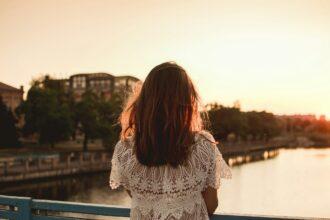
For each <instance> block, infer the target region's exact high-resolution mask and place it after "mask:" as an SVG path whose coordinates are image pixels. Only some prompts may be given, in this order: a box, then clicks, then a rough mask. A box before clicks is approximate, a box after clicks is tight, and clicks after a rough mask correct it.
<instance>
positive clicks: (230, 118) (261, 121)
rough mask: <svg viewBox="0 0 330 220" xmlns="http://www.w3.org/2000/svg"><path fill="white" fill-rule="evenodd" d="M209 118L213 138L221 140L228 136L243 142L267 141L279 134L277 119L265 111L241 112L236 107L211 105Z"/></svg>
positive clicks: (279, 127) (279, 128)
mask: <svg viewBox="0 0 330 220" xmlns="http://www.w3.org/2000/svg"><path fill="white" fill-rule="evenodd" d="M209 118H210V122H211V128H212V130H213V133H214V136H215V137H216V138H218V139H221V140H227V139H228V137H229V136H230V135H231V136H233V135H234V136H235V137H236V138H241V139H243V140H248V139H249V140H250V139H251V140H269V139H270V138H272V137H275V136H277V135H279V134H280V133H281V126H280V123H279V121H278V119H277V118H276V117H275V115H273V114H272V113H268V112H265V111H262V112H256V111H250V112H242V111H241V110H240V109H239V108H236V107H225V106H222V105H218V104H213V105H212V106H211V109H210V110H209Z"/></svg>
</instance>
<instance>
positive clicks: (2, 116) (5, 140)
mask: <svg viewBox="0 0 330 220" xmlns="http://www.w3.org/2000/svg"><path fill="white" fill-rule="evenodd" d="M16 122H17V120H16V118H15V116H14V114H13V112H12V111H11V110H10V109H9V108H7V106H6V105H5V104H4V103H3V100H2V98H1V96H0V147H18V146H20V143H19V141H18V132H17V128H16V126H15V124H16Z"/></svg>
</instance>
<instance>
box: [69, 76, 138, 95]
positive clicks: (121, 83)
mask: <svg viewBox="0 0 330 220" xmlns="http://www.w3.org/2000/svg"><path fill="white" fill-rule="evenodd" d="M138 81H140V80H139V79H138V78H136V77H133V76H114V75H111V74H109V73H102V72H101V73H80V74H75V75H72V76H70V78H69V79H68V81H67V82H65V84H64V85H66V86H65V90H68V91H71V92H72V94H73V96H74V98H75V99H76V100H80V99H81V97H82V95H83V94H84V93H85V92H86V91H92V92H93V93H95V94H97V95H99V96H101V97H104V98H105V99H107V100H109V99H110V98H111V95H112V94H113V93H114V92H130V91H132V89H133V87H134V85H135V83H136V82H138Z"/></svg>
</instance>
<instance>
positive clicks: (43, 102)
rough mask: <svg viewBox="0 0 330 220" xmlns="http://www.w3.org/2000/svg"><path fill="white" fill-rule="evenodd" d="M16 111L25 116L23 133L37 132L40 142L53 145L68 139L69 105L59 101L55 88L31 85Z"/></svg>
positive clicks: (69, 132) (70, 130)
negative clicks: (25, 97)
mask: <svg viewBox="0 0 330 220" xmlns="http://www.w3.org/2000/svg"><path fill="white" fill-rule="evenodd" d="M18 112H19V113H21V114H24V118H25V124H24V127H23V133H24V134H25V135H31V134H34V133H37V134H38V135H39V143H41V144H50V145H51V146H54V144H55V143H56V142H58V141H61V140H66V139H68V137H69V136H70V134H71V132H72V119H71V113H70V110H69V107H68V105H67V104H66V103H61V102H59V100H58V91H56V90H53V89H48V88H42V87H39V86H37V85H34V86H32V87H31V88H30V90H29V91H28V94H27V99H26V101H25V102H23V103H22V105H21V106H20V107H19V109H18Z"/></svg>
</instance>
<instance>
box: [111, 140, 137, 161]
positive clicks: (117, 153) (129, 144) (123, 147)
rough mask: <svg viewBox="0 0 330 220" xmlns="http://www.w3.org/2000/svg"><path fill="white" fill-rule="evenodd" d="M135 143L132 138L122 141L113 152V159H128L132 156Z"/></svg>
mask: <svg viewBox="0 0 330 220" xmlns="http://www.w3.org/2000/svg"><path fill="white" fill-rule="evenodd" d="M133 144H134V141H133V139H132V138H131V137H128V138H125V139H120V140H119V141H118V142H117V143H116V145H115V149H114V152H113V157H115V158H118V159H119V161H121V159H122V158H125V159H128V158H129V157H130V156H131V155H132V150H133Z"/></svg>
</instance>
